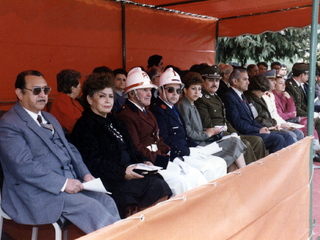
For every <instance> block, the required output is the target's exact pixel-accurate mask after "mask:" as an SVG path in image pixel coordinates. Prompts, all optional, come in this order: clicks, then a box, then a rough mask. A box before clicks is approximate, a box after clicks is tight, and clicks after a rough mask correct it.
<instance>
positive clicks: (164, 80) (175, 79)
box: [158, 67, 184, 88]
mask: <svg viewBox="0 0 320 240" xmlns="http://www.w3.org/2000/svg"><path fill="white" fill-rule="evenodd" d="M167 84H180V85H181V88H183V87H184V84H183V83H182V82H181V78H180V76H179V74H178V73H177V72H176V71H174V70H173V68H171V67H170V68H168V69H167V70H166V71H164V72H163V73H162V74H161V76H160V79H159V86H158V87H162V86H164V85H167Z"/></svg>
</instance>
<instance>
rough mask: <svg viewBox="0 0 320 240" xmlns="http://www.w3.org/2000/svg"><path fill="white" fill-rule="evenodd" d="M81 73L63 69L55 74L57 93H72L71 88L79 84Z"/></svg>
mask: <svg viewBox="0 0 320 240" xmlns="http://www.w3.org/2000/svg"><path fill="white" fill-rule="evenodd" d="M80 78H81V73H80V72H78V71H76V70H73V69H64V70H62V71H60V72H59V73H58V74H57V87H58V92H63V93H66V94H67V93H72V91H71V87H75V88H76V87H77V86H78V85H79V83H80Z"/></svg>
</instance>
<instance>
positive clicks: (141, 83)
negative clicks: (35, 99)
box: [123, 67, 158, 97]
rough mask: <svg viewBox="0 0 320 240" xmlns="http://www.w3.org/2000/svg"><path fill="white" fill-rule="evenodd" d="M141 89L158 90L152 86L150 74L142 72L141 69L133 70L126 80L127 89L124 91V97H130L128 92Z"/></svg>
mask: <svg viewBox="0 0 320 240" xmlns="http://www.w3.org/2000/svg"><path fill="white" fill-rule="evenodd" d="M141 88H158V87H157V86H156V85H154V84H152V82H151V80H150V78H149V76H148V74H147V73H146V72H145V71H142V69H141V68H140V67H135V68H132V69H131V70H130V71H129V73H128V76H127V79H126V87H125V89H124V95H123V97H128V92H130V91H131V90H135V89H141Z"/></svg>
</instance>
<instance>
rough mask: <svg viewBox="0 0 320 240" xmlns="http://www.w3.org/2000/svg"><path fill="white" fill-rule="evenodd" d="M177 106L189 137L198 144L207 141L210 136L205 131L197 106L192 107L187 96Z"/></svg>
mask: <svg viewBox="0 0 320 240" xmlns="http://www.w3.org/2000/svg"><path fill="white" fill-rule="evenodd" d="M176 105H177V108H178V109H179V110H180V112H181V115H182V118H183V120H184V122H185V123H186V132H187V135H188V136H189V137H191V138H193V140H195V141H197V142H198V143H200V142H202V141H205V140H207V139H208V138H209V136H208V134H207V133H206V131H204V130H203V127H202V122H201V118H200V114H199V112H198V110H197V108H196V106H192V105H191V103H190V101H189V100H188V99H187V98H186V97H185V96H182V98H181V99H180V100H179V102H178V103H177V104H176Z"/></svg>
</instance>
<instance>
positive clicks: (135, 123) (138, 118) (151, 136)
mask: <svg viewBox="0 0 320 240" xmlns="http://www.w3.org/2000/svg"><path fill="white" fill-rule="evenodd" d="M146 112H147V114H148V115H147V114H145V113H144V112H142V111H140V110H139V109H138V108H137V107H136V106H135V105H134V104H133V103H131V102H130V101H128V100H127V101H126V103H125V104H124V105H123V106H122V108H121V110H120V111H119V112H118V113H117V114H116V116H117V117H118V118H120V119H122V120H123V121H125V122H126V124H127V127H128V131H129V133H130V135H131V138H132V139H133V143H134V145H135V147H136V149H137V150H138V151H140V152H141V153H142V154H143V155H144V156H145V157H147V158H149V159H151V160H152V162H153V163H154V164H155V165H161V166H163V164H164V162H165V161H166V163H167V162H168V160H169V156H168V155H167V153H168V152H169V151H170V147H169V146H168V145H167V144H165V143H164V142H163V139H162V138H161V137H159V127H158V124H157V120H156V118H155V117H154V115H153V114H152V112H151V111H149V110H148V109H146ZM151 144H156V145H157V147H158V150H157V151H156V152H152V151H150V150H149V149H148V148H147V146H150V145H151ZM158 161H160V163H159V162H158ZM161 162H162V163H161Z"/></svg>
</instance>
